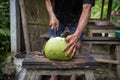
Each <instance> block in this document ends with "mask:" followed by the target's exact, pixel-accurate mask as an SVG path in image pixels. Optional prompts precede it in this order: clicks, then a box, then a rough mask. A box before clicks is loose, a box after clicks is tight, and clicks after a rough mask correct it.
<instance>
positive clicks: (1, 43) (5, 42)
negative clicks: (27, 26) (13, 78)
mask: <svg viewBox="0 0 120 80" xmlns="http://www.w3.org/2000/svg"><path fill="white" fill-rule="evenodd" d="M2 1H3V2H1V3H0V53H1V54H4V53H6V52H10V28H9V24H10V19H9V2H8V1H5V0H2ZM1 54H0V55H1ZM0 59H1V58H0Z"/></svg>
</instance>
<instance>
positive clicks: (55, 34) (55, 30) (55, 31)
mask: <svg viewBox="0 0 120 80" xmlns="http://www.w3.org/2000/svg"><path fill="white" fill-rule="evenodd" d="M54 37H57V29H54Z"/></svg>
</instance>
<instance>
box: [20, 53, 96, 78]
mask: <svg viewBox="0 0 120 80" xmlns="http://www.w3.org/2000/svg"><path fill="white" fill-rule="evenodd" d="M22 66H23V68H26V70H27V74H26V79H25V80H34V79H35V78H38V76H36V75H39V76H40V75H49V76H50V75H60V76H70V75H72V74H76V75H77V76H80V75H85V78H86V80H95V77H94V74H93V70H94V69H95V68H97V67H98V62H96V60H95V59H94V58H93V57H91V56H89V55H88V54H80V55H76V56H75V57H74V58H73V59H72V60H70V61H51V60H48V59H47V58H46V57H45V56H44V55H43V54H36V53H33V52H32V53H28V54H27V55H26V57H25V59H24V61H23V64H22ZM28 75H32V77H27V76H28ZM40 78H41V79H40V80H42V77H40Z"/></svg>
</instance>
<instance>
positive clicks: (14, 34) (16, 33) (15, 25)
mask: <svg viewBox="0 0 120 80" xmlns="http://www.w3.org/2000/svg"><path fill="white" fill-rule="evenodd" d="M10 30H11V33H10V35H11V53H12V54H15V53H17V52H18V51H19V50H20V14H19V7H18V0H10Z"/></svg>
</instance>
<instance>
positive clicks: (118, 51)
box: [115, 45, 120, 80]
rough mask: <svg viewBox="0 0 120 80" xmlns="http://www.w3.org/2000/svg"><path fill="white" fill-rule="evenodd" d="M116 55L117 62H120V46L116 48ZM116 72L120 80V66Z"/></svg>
mask: <svg viewBox="0 0 120 80" xmlns="http://www.w3.org/2000/svg"><path fill="white" fill-rule="evenodd" d="M115 53H116V54H115V55H116V60H118V61H120V45H117V46H116V51H115ZM116 71H117V76H118V80H120V64H119V65H117V68H116Z"/></svg>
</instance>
